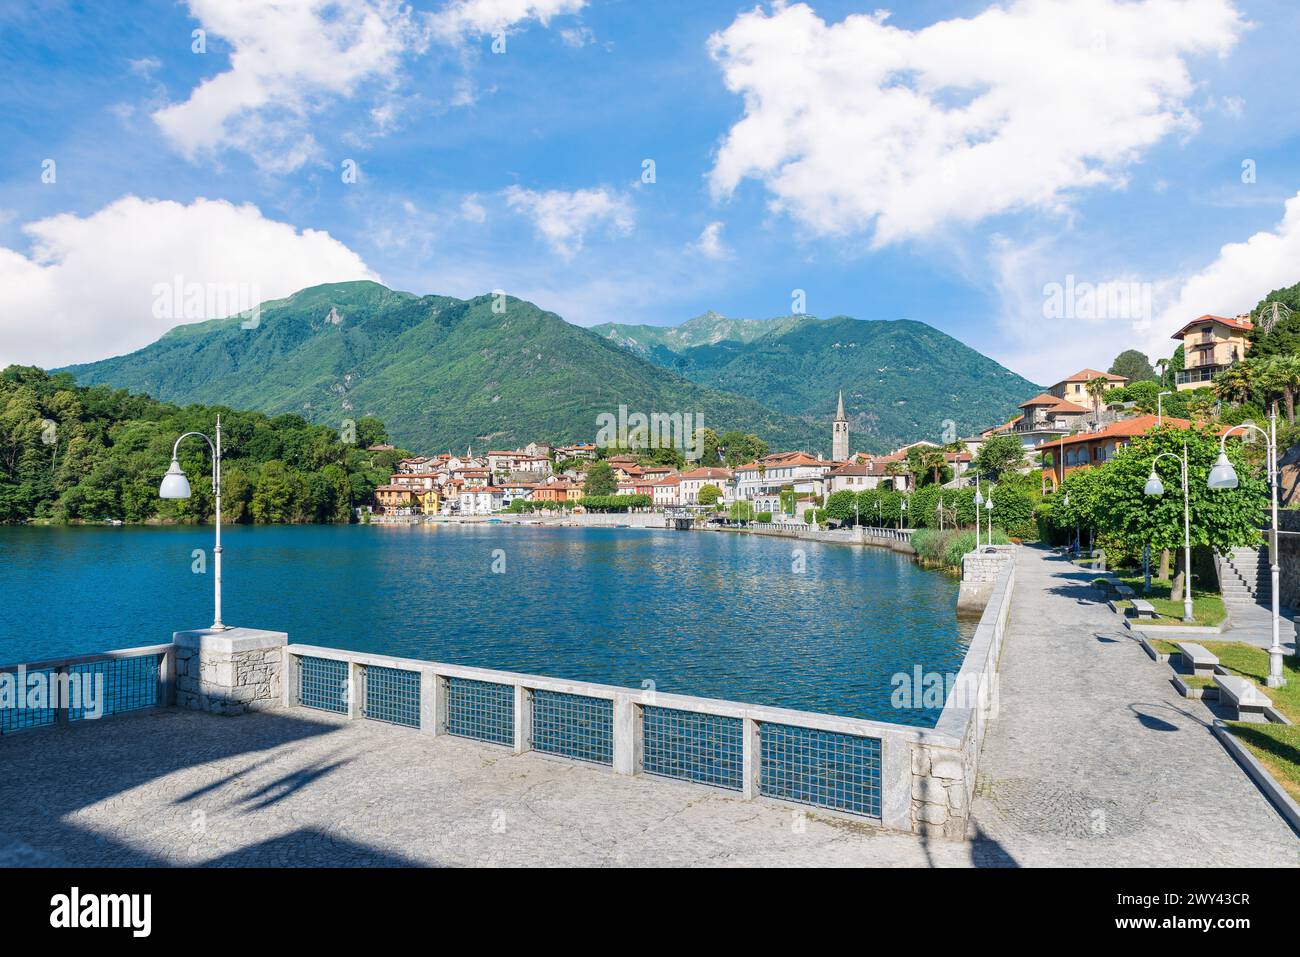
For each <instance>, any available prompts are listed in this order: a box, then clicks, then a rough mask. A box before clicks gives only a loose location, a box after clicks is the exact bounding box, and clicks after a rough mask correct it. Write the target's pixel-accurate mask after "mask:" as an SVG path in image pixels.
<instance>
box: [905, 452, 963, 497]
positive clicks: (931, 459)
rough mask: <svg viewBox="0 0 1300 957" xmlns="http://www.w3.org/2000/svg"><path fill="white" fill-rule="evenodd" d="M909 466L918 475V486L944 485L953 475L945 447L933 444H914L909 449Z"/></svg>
mask: <svg viewBox="0 0 1300 957" xmlns="http://www.w3.org/2000/svg"><path fill="white" fill-rule="evenodd" d="M907 466H908V468H909V469H910V470H911V471H912V474H914V475H915V476H916V477H917V482H916V484H917V486H918V487H919V486H921V485H923V484H927V483H929V484H934V485H942V484H943V483H944V481H946V480H947V478H949V477H950V476H951V475H952V472H951V470H950V469H949V468H948V460H947V458H945V457H944V454H943V449H942V448H938V447H936V446H933V445H914V446H912V447H911V448H910V449H908V450H907Z"/></svg>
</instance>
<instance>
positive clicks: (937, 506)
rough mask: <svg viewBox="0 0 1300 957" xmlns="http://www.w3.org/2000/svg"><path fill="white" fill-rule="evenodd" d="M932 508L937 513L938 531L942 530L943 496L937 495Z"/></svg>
mask: <svg viewBox="0 0 1300 957" xmlns="http://www.w3.org/2000/svg"><path fill="white" fill-rule="evenodd" d="M934 510H935V511H936V512H938V513H939V531H941V532H942V531H943V496H942V495H940V496H939V501H937V502H935V503H934Z"/></svg>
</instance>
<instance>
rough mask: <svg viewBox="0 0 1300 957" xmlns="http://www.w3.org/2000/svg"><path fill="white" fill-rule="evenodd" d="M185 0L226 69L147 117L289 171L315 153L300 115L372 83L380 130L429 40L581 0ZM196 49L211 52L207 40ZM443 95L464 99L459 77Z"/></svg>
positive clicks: (196, 146) (190, 141) (173, 136)
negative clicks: (423, 6) (217, 46)
mask: <svg viewBox="0 0 1300 957" xmlns="http://www.w3.org/2000/svg"><path fill="white" fill-rule="evenodd" d="M187 2H188V4H189V8H190V13H191V15H192V16H193V17H194V18H195V19H196V20H198V22H199V24H200V25H201V27H202V28H203V29H204V30H205V31H207V33H208V34H209V37H208V41H209V44H211V41H212V39H213V37H219V38H221V39H222V40H224V41H225V42H226V43H227V44H229V46H230V47H231V48H232V49H231V53H230V66H229V69H228V70H226V71H224V72H222V73H218V74H217V75H215V76H212V77H209V78H208V79H206V80H204V81H203V82H202V83H200V84H199V85H198V86H197V87H195V88H194V89H193V90H191V91H190V94H189V97H188V98H187V99H186V100H184V101H183V102H179V103H173V104H170V105H168V106H165V107H163V108H162V109H159V110H157V111H156V112H155V113H154V114H153V118H154V121H155V122H156V123H157V124H158V126H159V128H160V129H161V130H162V131H163V133H164V134H165V135H166V136H167V138H168V139H169V140H170V141H171V143H172V145H173V146H174V147H175V148H176V149H177V150H178V151H179V152H180V153H181V154H182V155H183V156H185V157H186V158H187V159H190V160H193V159H196V158H198V157H199V156H202V155H207V154H215V153H217V152H219V151H220V150H224V149H237V150H240V151H242V152H244V153H247V154H248V155H249V156H251V157H252V158H253V160H254V161H255V162H256V163H257V164H258V165H259V166H260V167H262V168H263V169H266V170H268V171H272V172H291V171H293V170H296V169H298V168H300V167H301V166H302V165H303V164H304V163H306V162H308V161H309V160H312V159H314V158H317V157H318V156H319V153H320V147H319V145H318V144H317V142H316V139H315V137H314V136H313V135H312V133H311V129H310V117H311V116H312V115H313V114H316V113H318V112H320V111H321V110H323V109H325V108H327V107H329V106H330V105H332V104H334V103H336V102H337V101H338V100H340V99H351V98H353V97H354V96H358V95H359V94H360V93H361V91H362V90H363V89H369V88H370V87H377V88H378V90H379V93H378V94H377V95H378V98H379V103H378V104H377V105H376V106H374V107H373V108H372V109H370V110H369V111H367V115H369V116H370V118H371V120H372V121H373V123H374V124H375V126H376V128H377V130H378V132H380V133H382V132H385V131H387V130H388V129H389V128H390V127H391V126H392V124H393V122H394V121H395V119H396V113H395V107H394V105H393V102H392V100H391V92H392V90H393V89H394V88H395V87H397V86H398V85H400V83H401V80H402V76H401V72H402V71H401V68H402V65H403V60H404V59H405V58H407V57H409V56H415V55H419V54H422V53H424V52H425V50H426V49H427V47H428V44H429V41H430V39H431V38H437V39H439V40H441V41H443V42H445V43H450V44H459V43H460V42H461V40H462V39H463V38H465V37H467V36H472V35H477V34H479V33H483V32H487V31H490V30H496V29H506V28H507V27H510V26H513V25H515V24H518V23H520V22H522V21H524V20H529V19H536V20H539V21H541V22H542V23H546V22H548V21H549V19H550V18H551V17H552V16H555V15H557V14H560V13H569V12H573V11H575V10H578V9H580V8H581V7H582V6H583V3H584V2H585V0H454V2H452V3H449V4H447V6H446V7H444V8H443V9H442V10H441V11H439V12H437V13H432V14H422V13H416V12H414V11H412V10H411V8H410V7H409V6H408V5H406V4H404V3H401V2H399V0H240V2H238V3H232V2H229V0H187ZM205 55H206V56H214V55H215V54H214V51H213V48H212V46H211V45H210V46H209V49H208V53H207V54H205ZM450 100H451V101H452V102H453V104H458V105H463V104H464V102H465V92H464V88H463V84H461V83H457V84H456V88H455V89H454V90H453V91H452V93H451V96H450Z"/></svg>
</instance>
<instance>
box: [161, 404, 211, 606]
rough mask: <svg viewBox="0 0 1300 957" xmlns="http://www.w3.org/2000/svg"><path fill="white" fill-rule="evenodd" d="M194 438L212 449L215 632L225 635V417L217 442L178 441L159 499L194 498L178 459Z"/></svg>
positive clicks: (206, 439)
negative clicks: (214, 526) (222, 520)
mask: <svg viewBox="0 0 1300 957" xmlns="http://www.w3.org/2000/svg"><path fill="white" fill-rule="evenodd" d="M191 435H197V436H198V437H199V438H201V439H203V441H205V442H207V443H208V448H210V449H211V450H212V492H213V495H214V496H215V497H216V503H217V515H216V521H217V543H216V546H215V547H214V548H213V550H212V554H213V572H214V573H215V574H214V579H215V580H214V598H213V614H212V630H213V631H225V630H226V626H225V625H223V624H222V623H221V416H217V440H216V441H215V442H213V441H212V439H210V438H208V437H207V436H206V435H204V434H203V433H202V432H186V433H185V434H184V435H182V436H181V437H180V438H179V439H177V440H176V444H175V445H173V446H172V464H171V466H170V467H169V468H168V469H167V474H166V475H164V476H163V479H162V484H161V485H159V486H158V496H159V498H189V497H190V480H189V479H188V478H186V477H185V472H184V470H182V469H181V463H180V461H179V460H178V459H177V458H176V452H177V450H178V449H179V448H180V446H181V442H182V441H184V440H185V439H187V438H189V437H190V436H191Z"/></svg>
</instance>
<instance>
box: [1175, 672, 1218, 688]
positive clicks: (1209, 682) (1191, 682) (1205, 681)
mask: <svg viewBox="0 0 1300 957" xmlns="http://www.w3.org/2000/svg"><path fill="white" fill-rule="evenodd" d="M1178 680H1179V681H1181V682H1182V683H1183V684H1185V685H1186V686H1187V687H1189V688H1200V689H1202V690H1204V689H1206V688H1214V687H1217V686H1216V685H1215V683H1214V679H1213V678H1211V677H1209V676H1208V675H1179V676H1178Z"/></svg>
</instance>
